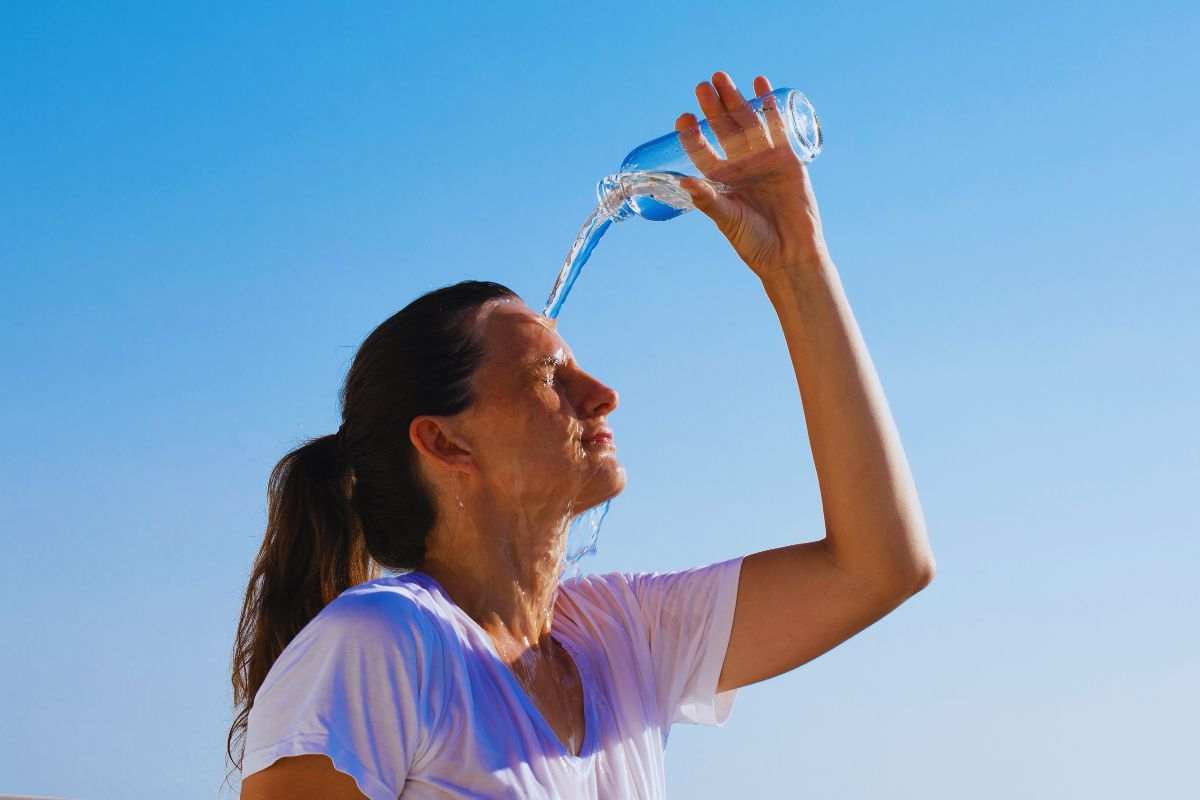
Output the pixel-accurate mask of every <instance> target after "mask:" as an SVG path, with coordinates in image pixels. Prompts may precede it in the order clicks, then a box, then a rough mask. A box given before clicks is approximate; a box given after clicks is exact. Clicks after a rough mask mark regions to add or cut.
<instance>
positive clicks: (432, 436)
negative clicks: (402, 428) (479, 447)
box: [408, 415, 476, 471]
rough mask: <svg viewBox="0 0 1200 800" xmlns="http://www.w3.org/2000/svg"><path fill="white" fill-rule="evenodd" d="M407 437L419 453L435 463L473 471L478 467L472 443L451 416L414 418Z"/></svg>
mask: <svg viewBox="0 0 1200 800" xmlns="http://www.w3.org/2000/svg"><path fill="white" fill-rule="evenodd" d="M408 438H409V441H411V442H412V445H413V447H415V448H416V449H417V452H418V453H420V454H421V455H424V456H427V457H428V458H430V459H431V460H432V461H433V462H434V464H435V465H436V466H439V467H444V468H446V469H449V470H460V471H470V470H472V469H474V468H475V466H476V465H475V459H474V457H473V456H472V455H471V449H470V445H469V443H468V442H467V441H466V440H465V439H464V438H463V437H462V436H461V435H460V434H459V433H458V431H457V430H456V429H455V426H454V425H453V423H452V422H451V420H450V419H449V418H448V417H432V416H428V415H425V416H420V417H415V418H414V419H413V421H412V422H411V423H410V424H409V426H408Z"/></svg>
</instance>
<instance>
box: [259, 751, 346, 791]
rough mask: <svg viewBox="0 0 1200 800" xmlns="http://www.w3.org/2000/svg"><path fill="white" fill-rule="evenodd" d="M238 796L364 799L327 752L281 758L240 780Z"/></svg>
mask: <svg viewBox="0 0 1200 800" xmlns="http://www.w3.org/2000/svg"><path fill="white" fill-rule="evenodd" d="M241 800H367V796H366V795H365V794H363V793H362V792H360V791H359V790H358V785H357V784H355V782H354V778H351V777H350V776H349V775H347V774H346V773H344V772H338V771H337V770H336V769H334V766H333V762H332V761H331V760H330V759H329V757H328V756H319V755H308V756H291V757H289V758H281V759H279V760H278V761H276V762H275V763H274V764H272V765H271V766H269V767H267V768H266V769H264V770H261V771H259V772H256V773H254V774H253V775H249V776H247V777H246V778H245V779H244V780H243V781H242V793H241Z"/></svg>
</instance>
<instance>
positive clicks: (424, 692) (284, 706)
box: [243, 590, 439, 800]
mask: <svg viewBox="0 0 1200 800" xmlns="http://www.w3.org/2000/svg"><path fill="white" fill-rule="evenodd" d="M428 628H429V625H428V623H425V622H424V621H423V620H422V612H421V610H420V609H419V608H418V607H417V605H416V604H415V603H414V602H413V601H412V600H411V598H408V597H406V596H404V595H402V594H397V593H395V592H388V591H383V590H375V591H361V592H358V593H352V594H343V595H341V596H340V597H338V598H337V599H335V600H334V601H333V602H332V603H330V604H329V605H328V606H326V607H325V608H324V609H323V610H322V611H321V613H320V614H318V615H317V617H316V618H314V619H313V620H312V621H311V622H310V623H309V624H308V625H307V626H306V627H305V628H304V629H303V630H301V631H300V633H299V634H297V636H296V637H295V639H293V640H292V641H291V642H290V643H289V644H288V646H287V647H286V648H285V649H284V651H283V653H282V654H281V655H280V656H279V658H278V659H277V660H276V662H275V663H274V664H273V665H272V667H271V670H270V672H269V673H268V674H267V678H266V680H265V681H264V682H263V685H262V687H261V688H260V689H259V691H258V694H257V695H256V696H255V698H254V705H253V706H252V707H251V709H250V716H249V720H248V725H247V730H246V752H245V760H244V762H243V774H244V775H250V774H252V773H254V772H258V771H259V770H262V769H266V768H267V767H268V766H270V765H271V764H273V763H275V762H276V761H277V760H279V759H281V758H286V757H288V756H297V755H306V754H324V755H327V756H329V757H330V759H331V760H332V761H333V764H334V766H335V767H336V768H337V769H338V770H339V771H340V772H344V773H346V774H348V775H350V776H351V777H353V778H354V780H355V782H356V783H357V784H358V788H359V791H361V792H362V793H363V794H365V795H366V796H367V797H368V798H370V800H395V798H396V797H398V796H399V795H400V791H401V789H402V788H403V786H404V782H405V780H406V778H407V776H408V774H409V772H410V771H411V769H412V767H413V765H414V761H415V760H416V759H417V758H418V757H419V754H420V753H421V751H422V750H423V749H424V747H425V744H426V741H427V740H428V737H429V734H430V731H432V730H433V728H434V726H435V723H436V719H435V718H434V717H435V716H436V715H435V713H434V709H435V708H436V706H437V704H436V703H434V702H432V700H431V698H430V687H429V686H428V685H427V681H425V680H424V677H423V676H425V675H427V674H429V673H430V672H431V670H430V669H429V666H430V663H431V662H432V661H433V660H435V659H437V658H438V657H439V654H438V652H437V651H438V647H437V637H436V636H433V635H430V631H429V630H428Z"/></svg>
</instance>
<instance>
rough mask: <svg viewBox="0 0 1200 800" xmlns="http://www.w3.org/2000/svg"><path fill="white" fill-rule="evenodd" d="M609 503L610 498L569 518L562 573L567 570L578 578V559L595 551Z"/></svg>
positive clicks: (610, 501) (573, 576) (610, 503)
mask: <svg viewBox="0 0 1200 800" xmlns="http://www.w3.org/2000/svg"><path fill="white" fill-rule="evenodd" d="M610 505H612V498H609V499H608V500H605V501H604V502H603V503H601V504H600V505H598V506H593V507H592V508H589V509H588V510H587V511H584V512H583V513H582V514H580V515H579V516H577V517H575V519H573V520H571V527H570V529H569V530H568V531H567V555H566V557H565V558H564V559H563V565H562V570H563V573H564V574H566V573H567V572H568V571H569V572H570V577H572V578H578V577H579V575H580V568H579V561H580V560H581V559H582V558H584V557H585V556H590V555H594V554H595V553H596V543H597V542H598V541H599V539H600V526H601V525H603V524H604V518H605V517H606V516H608V507H609V506H610Z"/></svg>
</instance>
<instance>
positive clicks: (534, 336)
mask: <svg viewBox="0 0 1200 800" xmlns="http://www.w3.org/2000/svg"><path fill="white" fill-rule="evenodd" d="M478 324H479V325H480V327H481V335H482V338H483V342H484V357H483V361H482V363H481V364H480V367H479V369H478V370H477V371H476V373H475V375H474V378H473V382H474V387H475V391H476V402H475V404H474V405H473V406H472V407H471V408H470V409H469V410H468V411H466V412H464V414H463V420H462V423H463V430H464V433H465V435H466V437H467V439H468V440H469V443H470V447H471V452H472V456H473V459H474V461H475V463H476V464H477V465H478V467H479V469H480V473H481V475H482V478H483V480H484V481H485V483H487V484H488V488H489V489H490V490H491V492H495V493H497V494H498V495H500V496H502V497H504V498H507V499H509V500H511V501H512V502H513V503H515V504H517V506H518V507H519V508H520V509H522V510H523V513H528V514H531V515H537V517H547V516H549V517H552V518H553V517H556V516H557V515H558V514H565V515H573V514H579V513H582V512H583V511H585V510H587V509H588V508H591V507H592V506H595V505H597V504H599V503H602V502H604V501H605V500H607V499H609V498H611V497H613V496H615V495H617V494H618V493H619V492H620V491H621V490H622V489H623V488H624V487H625V470H624V468H623V467H622V466H621V465H620V464H619V463H618V461H617V452H616V446H615V442H614V441H612V440H610V441H608V442H603V441H600V442H588V441H585V439H587V438H589V437H592V436H594V435H595V434H596V433H597V432H599V431H601V430H603V431H606V432H608V431H609V428H608V422H607V419H608V415H609V414H611V413H612V412H613V411H614V410H615V409H616V407H617V392H616V390H614V389H612V388H610V387H608V386H607V385H605V384H603V383H601V382H600V381H599V380H597V379H596V378H594V377H592V376H591V375H589V374H588V373H587V372H585V371H584V370H583V368H582V367H581V366H580V365H579V363H578V362H576V361H575V358H574V354H573V353H572V352H571V349H570V348H569V347H568V346H567V343H566V342H565V341H563V338H562V337H561V336H560V335H559V334H558V332H557V331H556V330H555V324H554V320H551V319H548V318H546V317H544V316H542V315H540V314H537V313H536V312H534V311H533V310H532V309H530V308H529V306H527V305H525V304H524V303H523V302H521V301H520V300H515V299H514V300H500V301H491V302H489V303H486V304H485V305H484V307H483V308H482V309H481V313H480V316H479V319H478Z"/></svg>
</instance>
